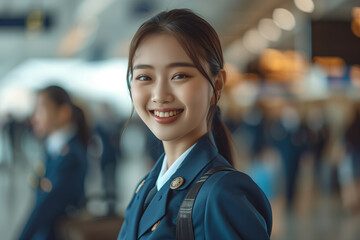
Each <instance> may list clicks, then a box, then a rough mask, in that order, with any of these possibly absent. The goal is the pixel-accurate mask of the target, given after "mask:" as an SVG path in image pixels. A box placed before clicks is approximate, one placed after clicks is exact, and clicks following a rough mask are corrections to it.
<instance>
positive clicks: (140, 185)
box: [135, 180, 146, 194]
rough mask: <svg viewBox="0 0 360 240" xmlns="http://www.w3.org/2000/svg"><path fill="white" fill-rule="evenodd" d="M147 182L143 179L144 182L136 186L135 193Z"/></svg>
mask: <svg viewBox="0 0 360 240" xmlns="http://www.w3.org/2000/svg"><path fill="white" fill-rule="evenodd" d="M145 182H146V181H145V180H142V182H141V183H140V184H139V186H138V187H137V188H136V191H135V194H137V193H138V192H139V191H140V189H141V188H142V187H143V186H144V184H145Z"/></svg>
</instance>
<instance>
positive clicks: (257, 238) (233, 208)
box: [204, 172, 272, 240]
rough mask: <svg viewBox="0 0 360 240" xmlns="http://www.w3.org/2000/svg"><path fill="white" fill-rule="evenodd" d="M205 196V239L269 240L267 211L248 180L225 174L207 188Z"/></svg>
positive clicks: (251, 182)
mask: <svg viewBox="0 0 360 240" xmlns="http://www.w3.org/2000/svg"><path fill="white" fill-rule="evenodd" d="M209 180H210V179H209ZM207 194H208V197H207V200H206V206H205V219H204V231H205V239H208V240H212V239H214V240H215V239H243V240H266V239H270V234H271V227H272V216H271V207H270V204H269V202H268V200H267V198H266V197H265V195H264V193H263V192H262V191H261V190H260V188H259V187H258V186H257V185H256V184H255V183H254V182H253V181H252V180H251V179H250V177H248V176H247V175H245V174H243V173H240V172H227V173H226V174H224V175H223V176H222V177H220V178H217V179H216V182H215V183H213V184H211V187H210V191H209V192H208V193H207Z"/></svg>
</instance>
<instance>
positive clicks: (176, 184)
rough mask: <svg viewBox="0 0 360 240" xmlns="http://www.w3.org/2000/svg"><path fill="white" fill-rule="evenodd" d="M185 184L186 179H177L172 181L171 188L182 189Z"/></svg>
mask: <svg viewBox="0 0 360 240" xmlns="http://www.w3.org/2000/svg"><path fill="white" fill-rule="evenodd" d="M183 183H184V179H183V178H182V177H177V178H175V179H174V180H172V181H171V183H170V188H171V189H177V188H179V187H181V185H183Z"/></svg>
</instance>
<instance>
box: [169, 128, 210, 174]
mask: <svg viewBox="0 0 360 240" xmlns="http://www.w3.org/2000/svg"><path fill="white" fill-rule="evenodd" d="M203 135H204V134H202V135H200V136H198V137H196V138H190V139H188V138H186V139H184V138H181V139H177V140H171V141H162V142H163V146H164V151H165V154H166V162H167V168H169V167H170V166H171V165H172V164H173V163H174V162H175V161H176V159H178V158H179V157H180V156H181V154H183V153H184V152H185V151H186V150H187V149H189V148H190V147H191V146H192V145H194V144H195V143H196V142H197V141H198V140H199V139H200V138H201V137H202V136H203Z"/></svg>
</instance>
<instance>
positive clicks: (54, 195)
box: [19, 153, 80, 240]
mask: <svg viewBox="0 0 360 240" xmlns="http://www.w3.org/2000/svg"><path fill="white" fill-rule="evenodd" d="M61 161H62V162H61V164H60V165H59V168H58V169H57V171H56V174H55V175H53V176H51V177H49V179H50V181H51V185H52V187H51V190H50V192H41V193H39V194H38V199H37V202H36V205H35V207H34V210H33V211H32V213H31V215H30V218H29V220H28V222H27V224H26V226H25V228H24V230H23V232H22V234H21V236H20V238H19V239H21V240H22V239H24V240H25V239H31V236H33V234H34V233H35V231H36V230H37V229H39V228H40V227H44V226H50V225H52V223H53V222H54V221H55V220H57V218H58V217H59V216H61V215H62V214H64V212H65V207H66V204H67V202H68V199H69V197H71V196H69V195H71V193H69V189H72V187H71V186H73V185H74V181H77V177H76V176H77V174H79V167H80V166H79V165H80V164H79V162H78V161H79V159H78V158H77V156H76V155H75V154H74V153H69V154H68V155H66V156H65V157H64V158H63V159H61ZM70 191H72V190H70Z"/></svg>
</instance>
